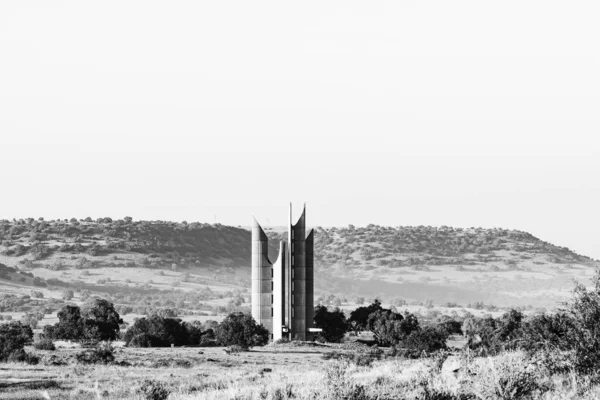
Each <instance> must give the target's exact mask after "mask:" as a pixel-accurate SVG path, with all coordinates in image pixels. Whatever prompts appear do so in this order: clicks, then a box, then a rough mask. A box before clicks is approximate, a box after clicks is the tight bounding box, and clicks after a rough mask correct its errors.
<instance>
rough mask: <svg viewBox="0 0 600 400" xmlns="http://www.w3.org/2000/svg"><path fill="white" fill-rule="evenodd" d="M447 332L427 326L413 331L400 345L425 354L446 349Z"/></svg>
mask: <svg viewBox="0 0 600 400" xmlns="http://www.w3.org/2000/svg"><path fill="white" fill-rule="evenodd" d="M447 339H448V335H447V334H446V332H444V331H441V330H439V329H437V328H433V327H425V328H423V329H418V330H416V331H413V332H411V334H410V335H408V336H407V337H406V339H404V340H402V341H401V342H400V346H401V347H403V348H405V349H408V350H412V351H414V352H420V353H425V354H431V353H434V352H436V351H439V350H445V349H446V340H447Z"/></svg>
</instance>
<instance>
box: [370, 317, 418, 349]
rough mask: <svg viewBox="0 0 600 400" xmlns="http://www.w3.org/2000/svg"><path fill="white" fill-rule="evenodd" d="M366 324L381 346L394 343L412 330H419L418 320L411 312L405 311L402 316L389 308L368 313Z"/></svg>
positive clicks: (398, 341)
mask: <svg viewBox="0 0 600 400" xmlns="http://www.w3.org/2000/svg"><path fill="white" fill-rule="evenodd" d="M367 324H368V327H369V330H370V331H371V332H372V333H373V336H375V340H377V343H378V344H379V345H381V346H391V345H396V344H398V343H400V342H401V341H402V340H404V339H405V338H406V337H407V336H408V335H410V334H411V333H412V332H414V331H417V330H419V321H418V320H417V317H415V316H414V315H413V314H410V313H406V315H405V316H404V317H403V316H402V315H401V314H397V313H395V312H393V311H391V310H379V311H376V312H374V313H373V314H371V315H369V319H368V320H367Z"/></svg>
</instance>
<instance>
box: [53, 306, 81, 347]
mask: <svg viewBox="0 0 600 400" xmlns="http://www.w3.org/2000/svg"><path fill="white" fill-rule="evenodd" d="M57 316H58V322H57V323H56V324H54V325H46V326H45V327H44V337H45V338H47V339H64V340H82V339H83V324H82V321H81V310H80V309H79V307H77V306H71V305H67V306H64V307H63V308H62V309H61V310H60V311H59V312H58V313H57Z"/></svg>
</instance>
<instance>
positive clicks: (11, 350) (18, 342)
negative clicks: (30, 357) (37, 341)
mask: <svg viewBox="0 0 600 400" xmlns="http://www.w3.org/2000/svg"><path fill="white" fill-rule="evenodd" d="M32 339H33V331H32V330H31V328H30V327H29V326H27V325H23V324H21V323H20V322H9V323H5V324H0V361H6V360H7V359H8V358H9V357H10V356H11V354H15V353H16V352H19V351H23V347H25V345H28V344H30V343H31V342H32Z"/></svg>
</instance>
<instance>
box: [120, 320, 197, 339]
mask: <svg viewBox="0 0 600 400" xmlns="http://www.w3.org/2000/svg"><path fill="white" fill-rule="evenodd" d="M123 339H124V340H125V344H126V346H128V347H171V345H172V344H173V345H175V346H183V345H187V344H189V335H188V331H187V328H186V324H184V323H183V322H182V321H181V320H180V319H178V318H163V317H160V316H158V315H151V316H149V317H147V318H139V319H136V320H135V322H134V323H133V325H132V326H131V328H129V329H128V330H127V331H126V332H125V335H124V337H123Z"/></svg>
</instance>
